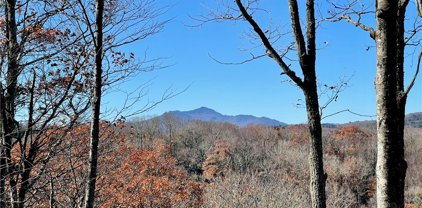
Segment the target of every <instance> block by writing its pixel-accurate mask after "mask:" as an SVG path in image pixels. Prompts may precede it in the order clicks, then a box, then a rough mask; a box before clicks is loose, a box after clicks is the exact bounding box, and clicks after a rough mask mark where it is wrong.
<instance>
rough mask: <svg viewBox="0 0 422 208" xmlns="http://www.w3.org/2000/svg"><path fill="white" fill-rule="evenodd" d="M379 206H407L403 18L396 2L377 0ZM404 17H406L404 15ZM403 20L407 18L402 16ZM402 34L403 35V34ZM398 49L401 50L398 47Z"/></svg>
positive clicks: (384, 207) (381, 207) (376, 85)
mask: <svg viewBox="0 0 422 208" xmlns="http://www.w3.org/2000/svg"><path fill="white" fill-rule="evenodd" d="M375 15H376V24H377V31H376V37H375V38H376V48H377V74H376V79H375V88H376V104H377V138H378V144H377V145H378V146H377V148H378V152H377V166H376V176H377V206H378V207H379V208H389V207H391V208H393V207H404V182H405V176H406V169H407V164H406V161H405V160H404V140H403V129H404V113H405V109H404V106H405V103H406V102H405V100H406V98H405V96H403V60H404V59H403V57H402V56H403V52H404V45H402V44H403V43H401V42H400V40H403V39H402V37H401V36H403V29H401V28H400V27H402V26H403V25H404V22H402V21H404V18H403V19H402V20H400V18H399V17H398V16H399V3H398V1H397V0H377V8H376V14H375ZM403 15H404V14H403ZM403 17H404V16H403ZM400 31H401V32H400ZM398 47H399V48H398Z"/></svg>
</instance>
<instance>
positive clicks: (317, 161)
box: [303, 81, 326, 208]
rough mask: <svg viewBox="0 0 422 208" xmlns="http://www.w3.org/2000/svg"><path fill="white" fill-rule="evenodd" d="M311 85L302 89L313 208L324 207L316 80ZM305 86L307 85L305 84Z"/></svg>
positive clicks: (320, 134)
mask: <svg viewBox="0 0 422 208" xmlns="http://www.w3.org/2000/svg"><path fill="white" fill-rule="evenodd" d="M309 84H310V85H311V86H309V88H308V89H307V90H304V91H303V92H304V94H305V100H306V111H307V114H308V128H309V132H310V139H309V141H310V148H309V171H310V172H309V173H310V184H309V189H310V194H311V204H312V207H313V208H325V207H326V196H325V180H326V176H325V174H324V163H323V151H322V128H321V116H320V112H319V104H318V94H317V86H316V82H315V81H314V82H313V83H309ZM305 86H307V85H305Z"/></svg>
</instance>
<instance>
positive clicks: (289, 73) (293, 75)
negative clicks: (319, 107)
mask: <svg viewBox="0 0 422 208" xmlns="http://www.w3.org/2000/svg"><path fill="white" fill-rule="evenodd" d="M235 2H236V4H237V6H238V7H239V9H240V12H241V13H242V15H243V17H244V18H245V19H246V20H247V21H248V22H249V24H250V25H251V26H252V27H253V29H254V31H255V32H256V33H257V34H258V36H259V38H260V39H261V41H262V43H263V45H264V46H265V48H266V49H267V52H268V55H269V56H270V57H271V58H273V59H274V60H275V61H276V62H277V63H278V65H279V66H280V67H281V68H282V69H283V72H284V73H285V74H286V75H287V76H289V77H290V78H291V79H292V80H293V81H294V82H295V83H296V84H297V85H298V86H299V87H300V88H303V81H302V80H301V79H300V78H299V77H298V76H297V75H296V73H295V72H294V71H292V70H291V69H290V67H289V66H288V65H287V64H286V63H285V62H284V61H283V59H282V58H281V56H280V55H279V54H278V53H277V51H276V50H275V49H274V48H273V47H272V45H271V43H270V41H269V40H268V38H267V37H266V36H265V33H264V32H263V31H262V29H261V28H260V27H259V25H258V23H256V21H255V20H254V19H253V18H252V16H250V15H249V13H248V12H247V11H246V8H245V7H244V6H243V4H242V2H241V0H236V1H235Z"/></svg>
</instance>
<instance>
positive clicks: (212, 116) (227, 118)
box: [163, 107, 287, 127]
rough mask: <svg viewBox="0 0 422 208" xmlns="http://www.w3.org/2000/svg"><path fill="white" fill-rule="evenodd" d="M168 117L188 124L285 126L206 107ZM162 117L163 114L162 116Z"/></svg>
mask: <svg viewBox="0 0 422 208" xmlns="http://www.w3.org/2000/svg"><path fill="white" fill-rule="evenodd" d="M167 114H169V115H173V116H176V117H179V118H180V119H181V120H183V121H185V122H188V121H192V120H199V121H209V122H225V123H230V124H234V125H237V126H239V127H245V126H248V125H264V126H286V125H287V124H286V123H284V122H281V121H278V120H276V119H272V118H268V117H257V116H253V115H245V114H240V115H224V114H221V113H219V112H217V111H215V110H213V109H210V108H207V107H200V108H197V109H194V110H190V111H169V112H167ZM163 115H164V114H163Z"/></svg>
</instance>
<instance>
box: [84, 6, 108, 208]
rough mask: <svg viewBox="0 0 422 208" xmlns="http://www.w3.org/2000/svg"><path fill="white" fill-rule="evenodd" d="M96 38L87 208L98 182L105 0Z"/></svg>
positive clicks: (98, 13) (99, 12)
mask: <svg viewBox="0 0 422 208" xmlns="http://www.w3.org/2000/svg"><path fill="white" fill-rule="evenodd" d="M95 4H96V14H95V24H96V29H97V30H96V38H95V43H96V44H95V85H94V94H93V97H92V123H91V138H90V143H89V149H90V152H89V173H88V179H87V181H86V187H85V203H84V204H85V205H84V207H85V208H92V207H94V201H95V183H96V180H97V160H98V142H99V135H100V107H101V87H102V55H103V13H104V0H96V1H95Z"/></svg>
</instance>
